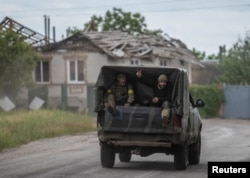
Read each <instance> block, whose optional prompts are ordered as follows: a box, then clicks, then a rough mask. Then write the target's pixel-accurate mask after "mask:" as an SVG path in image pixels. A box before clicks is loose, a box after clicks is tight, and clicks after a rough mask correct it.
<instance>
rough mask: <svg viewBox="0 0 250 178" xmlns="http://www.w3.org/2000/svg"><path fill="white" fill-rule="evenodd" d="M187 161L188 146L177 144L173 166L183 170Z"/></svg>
mask: <svg viewBox="0 0 250 178" xmlns="http://www.w3.org/2000/svg"><path fill="white" fill-rule="evenodd" d="M187 163H188V146H187V145H182V146H181V145H177V146H175V152H174V167H175V169H177V170H185V169H186V168H187Z"/></svg>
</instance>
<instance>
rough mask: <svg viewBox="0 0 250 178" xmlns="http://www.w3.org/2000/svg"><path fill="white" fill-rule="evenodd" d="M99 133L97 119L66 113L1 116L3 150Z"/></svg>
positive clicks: (0, 129) (0, 114) (12, 113)
mask: <svg viewBox="0 0 250 178" xmlns="http://www.w3.org/2000/svg"><path fill="white" fill-rule="evenodd" d="M94 130H96V126H95V119H94V117H90V116H85V115H83V114H80V113H72V112H66V111H62V110H38V111H13V112H8V113H0V151H2V150H4V149H6V148H12V147H17V146H19V145H22V144H26V143H28V142H30V141H34V140H38V139H43V138H51V137H57V136H62V135H71V134H77V133H83V132H88V131H94Z"/></svg>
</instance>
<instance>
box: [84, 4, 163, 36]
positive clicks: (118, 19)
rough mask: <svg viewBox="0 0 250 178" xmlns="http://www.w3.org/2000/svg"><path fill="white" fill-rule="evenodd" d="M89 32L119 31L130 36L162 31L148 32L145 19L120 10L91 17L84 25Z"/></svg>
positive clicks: (153, 32)
mask: <svg viewBox="0 0 250 178" xmlns="http://www.w3.org/2000/svg"><path fill="white" fill-rule="evenodd" d="M84 27H85V29H87V30H90V31H109V30H119V31H123V32H128V33H130V34H152V35H157V34H161V33H162V30H159V29H158V30H149V29H147V24H146V23H145V17H143V16H142V15H141V14H140V13H134V14H133V13H131V12H124V11H123V10H122V9H120V8H113V11H112V12H111V11H109V10H108V11H107V12H106V13H105V16H104V17H101V16H99V17H98V16H96V15H93V16H92V17H91V19H90V21H89V22H87V23H85V24H84Z"/></svg>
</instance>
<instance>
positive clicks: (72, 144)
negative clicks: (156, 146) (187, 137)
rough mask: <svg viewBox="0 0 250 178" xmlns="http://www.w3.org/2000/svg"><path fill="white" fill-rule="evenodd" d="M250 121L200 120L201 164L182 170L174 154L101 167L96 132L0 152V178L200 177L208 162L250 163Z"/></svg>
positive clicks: (205, 171) (140, 158) (156, 155)
mask: <svg viewBox="0 0 250 178" xmlns="http://www.w3.org/2000/svg"><path fill="white" fill-rule="evenodd" d="M249 138H250V120H233V119H230V120H225V119H209V120H203V130H202V150H201V162H200V164H199V165H189V166H188V168H187V170H185V171H177V170H175V169H174V166H173V156H167V155H165V154H153V155H151V156H149V157H140V156H134V155H133V157H132V160H131V162H130V163H121V162H119V159H118V158H116V162H115V166H114V168H112V169H104V168H102V167H101V165H100V161H99V160H100V158H99V156H100V154H99V152H100V151H99V144H98V140H97V137H96V133H87V134H84V135H77V136H65V137H58V138H53V139H44V140H39V141H36V142H31V143H29V144H27V145H23V146H21V147H19V148H14V149H9V150H5V151H3V152H1V153H0V178H68V177H70V178H117V177H119V178H149V177H157V178H161V177H164V178H165V177H168V178H179V177H182V178H194V177H199V178H203V177H204V178H205V177H207V163H208V161H248V162H250V139H249Z"/></svg>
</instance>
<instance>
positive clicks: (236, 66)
mask: <svg viewBox="0 0 250 178" xmlns="http://www.w3.org/2000/svg"><path fill="white" fill-rule="evenodd" d="M249 34H250V32H248V33H247V34H246V37H245V39H239V40H238V42H236V43H235V44H234V45H233V47H232V48H231V49H229V50H228V51H227V53H226V54H225V55H223V56H221V61H220V65H219V68H220V70H221V76H220V78H219V79H220V81H221V82H224V83H227V84H231V85H239V84H250V77H249V76H250V35H249Z"/></svg>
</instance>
